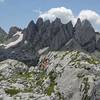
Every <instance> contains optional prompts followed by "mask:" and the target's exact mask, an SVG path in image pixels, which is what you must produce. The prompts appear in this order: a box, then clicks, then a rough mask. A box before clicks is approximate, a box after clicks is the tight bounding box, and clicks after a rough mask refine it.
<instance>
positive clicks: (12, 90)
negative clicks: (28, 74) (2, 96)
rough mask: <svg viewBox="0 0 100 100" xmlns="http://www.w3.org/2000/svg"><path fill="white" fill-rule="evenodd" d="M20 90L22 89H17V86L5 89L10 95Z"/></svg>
mask: <svg viewBox="0 0 100 100" xmlns="http://www.w3.org/2000/svg"><path fill="white" fill-rule="evenodd" d="M19 92H21V91H20V89H16V88H11V89H5V93H6V94H8V95H10V96H13V95H16V94H18V93H19Z"/></svg>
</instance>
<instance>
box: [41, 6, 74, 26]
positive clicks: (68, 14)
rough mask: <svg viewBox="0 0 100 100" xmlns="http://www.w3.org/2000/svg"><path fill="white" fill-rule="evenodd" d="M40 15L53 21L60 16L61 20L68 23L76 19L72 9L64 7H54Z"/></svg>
mask: <svg viewBox="0 0 100 100" xmlns="http://www.w3.org/2000/svg"><path fill="white" fill-rule="evenodd" d="M39 17H42V18H43V19H44V20H47V19H50V21H51V22H52V21H54V20H55V19H56V18H60V19H61V22H62V23H64V24H65V23H68V22H69V21H70V20H72V21H74V20H75V18H74V16H73V13H72V11H71V10H70V9H67V8H64V7H60V8H52V9H50V10H48V11H47V12H44V13H43V14H41V15H40V16H39Z"/></svg>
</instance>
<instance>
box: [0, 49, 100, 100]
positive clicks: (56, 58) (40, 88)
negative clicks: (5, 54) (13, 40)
mask: <svg viewBox="0 0 100 100" xmlns="http://www.w3.org/2000/svg"><path fill="white" fill-rule="evenodd" d="M99 85H100V61H99V60H96V59H95V58H93V57H91V56H89V55H87V54H85V53H82V52H78V51H62V52H61V51H60V52H59V51H56V52H54V51H52V52H49V53H47V54H44V55H42V56H41V57H40V60H39V63H38V65H37V66H36V67H34V66H31V67H29V66H27V65H25V64H24V63H21V62H18V61H16V60H11V59H8V60H5V61H2V62H0V99H1V100H99V99H100V92H99V90H100V89H99V88H100V87H99Z"/></svg>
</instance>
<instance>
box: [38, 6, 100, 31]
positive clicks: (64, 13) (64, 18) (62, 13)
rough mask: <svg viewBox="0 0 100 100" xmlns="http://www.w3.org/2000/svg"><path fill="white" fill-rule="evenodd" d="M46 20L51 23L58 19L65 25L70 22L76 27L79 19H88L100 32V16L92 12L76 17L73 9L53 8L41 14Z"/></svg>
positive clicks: (84, 11)
mask: <svg viewBox="0 0 100 100" xmlns="http://www.w3.org/2000/svg"><path fill="white" fill-rule="evenodd" d="M39 17H42V18H43V19H44V21H45V20H47V19H49V20H50V21H51V22H52V21H54V20H55V19H56V18H60V19H61V22H62V23H63V24H66V23H68V22H69V21H72V22H73V25H75V23H76V21H77V18H80V19H81V20H84V19H88V20H89V21H90V22H91V24H92V25H93V27H94V28H95V29H96V30H98V31H100V15H99V14H98V13H96V12H95V11H92V10H82V11H80V13H79V14H78V15H77V16H75V15H74V13H73V12H72V10H71V9H67V8H65V7H58V8H51V9H50V10H48V11H46V12H44V13H43V12H41V14H40V16H39Z"/></svg>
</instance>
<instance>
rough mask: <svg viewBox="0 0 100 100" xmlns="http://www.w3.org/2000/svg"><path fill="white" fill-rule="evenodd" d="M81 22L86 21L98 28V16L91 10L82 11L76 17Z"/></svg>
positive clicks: (99, 20)
mask: <svg viewBox="0 0 100 100" xmlns="http://www.w3.org/2000/svg"><path fill="white" fill-rule="evenodd" d="M78 17H79V18H80V19H81V20H84V19H88V20H89V21H90V22H91V24H92V25H93V26H94V27H95V26H98V25H99V26H100V15H99V14H97V13H96V12H95V11H92V10H82V11H81V12H80V14H79V16H78Z"/></svg>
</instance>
